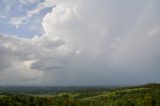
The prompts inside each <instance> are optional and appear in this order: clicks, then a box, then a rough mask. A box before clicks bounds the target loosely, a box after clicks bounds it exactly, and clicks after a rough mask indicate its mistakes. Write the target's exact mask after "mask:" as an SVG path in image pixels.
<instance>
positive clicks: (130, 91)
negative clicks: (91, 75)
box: [0, 84, 160, 106]
mask: <svg viewBox="0 0 160 106" xmlns="http://www.w3.org/2000/svg"><path fill="white" fill-rule="evenodd" d="M0 106H160V85H159V84H147V85H144V86H137V87H128V88H116V89H110V90H104V89H103V90H91V89H88V90H82V91H76V92H66V93H58V94H57V95H52V96H33V95H27V94H25V95H22V94H4V93H3V95H1V96H0Z"/></svg>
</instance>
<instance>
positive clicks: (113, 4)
mask: <svg viewBox="0 0 160 106" xmlns="http://www.w3.org/2000/svg"><path fill="white" fill-rule="evenodd" d="M0 25H1V27H0V86H3V85H4V86H5V85H7V86H58V85H60V86H75V85H77V86H79V85H83V86H90V85H92V86H103V85H106V86H107V85H140V84H146V83H160V77H159V76H160V47H159V46H160V0H132V1H130V0H120V1H118V0H1V1H0Z"/></svg>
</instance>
